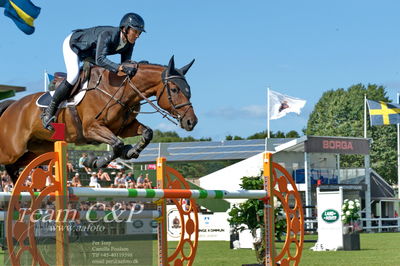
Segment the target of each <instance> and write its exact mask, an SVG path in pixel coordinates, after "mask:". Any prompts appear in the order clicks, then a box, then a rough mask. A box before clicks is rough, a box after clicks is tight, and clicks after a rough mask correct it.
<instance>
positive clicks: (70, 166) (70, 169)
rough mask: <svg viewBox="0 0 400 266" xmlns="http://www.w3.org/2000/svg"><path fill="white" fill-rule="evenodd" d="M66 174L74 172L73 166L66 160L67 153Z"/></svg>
mask: <svg viewBox="0 0 400 266" xmlns="http://www.w3.org/2000/svg"><path fill="white" fill-rule="evenodd" d="M67 172H68V173H73V172H76V170H75V169H74V166H73V165H72V163H71V162H70V161H69V160H68V153H67Z"/></svg>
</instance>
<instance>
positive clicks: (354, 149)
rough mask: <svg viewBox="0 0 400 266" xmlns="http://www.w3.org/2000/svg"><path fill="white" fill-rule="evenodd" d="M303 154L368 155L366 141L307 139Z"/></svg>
mask: <svg viewBox="0 0 400 266" xmlns="http://www.w3.org/2000/svg"><path fill="white" fill-rule="evenodd" d="M305 152H321V153H337V154H369V140H368V139H351V138H336V137H335V138H333V137H330V138H327V137H310V136H309V137H307V141H306V143H305Z"/></svg>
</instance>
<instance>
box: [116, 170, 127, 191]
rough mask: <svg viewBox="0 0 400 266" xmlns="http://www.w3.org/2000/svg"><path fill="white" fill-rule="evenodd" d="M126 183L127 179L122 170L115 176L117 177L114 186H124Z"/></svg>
mask: <svg viewBox="0 0 400 266" xmlns="http://www.w3.org/2000/svg"><path fill="white" fill-rule="evenodd" d="M125 183H126V179H125V177H124V176H123V175H122V172H118V174H117V175H116V176H115V179H114V186H115V187H118V188H124V187H126V184H125Z"/></svg>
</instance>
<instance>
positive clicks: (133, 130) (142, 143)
mask: <svg viewBox="0 0 400 266" xmlns="http://www.w3.org/2000/svg"><path fill="white" fill-rule="evenodd" d="M138 135H141V136H142V137H141V138H140V140H139V142H138V143H136V144H135V145H134V146H132V145H125V146H124V149H123V151H122V154H121V158H122V159H132V158H135V159H136V158H137V157H139V154H140V153H141V152H142V150H143V149H144V148H146V147H147V145H149V143H150V141H151V140H152V139H153V130H152V129H151V128H149V127H146V126H145V125H143V124H142V123H140V122H139V121H138V120H134V121H133V122H132V123H131V124H129V126H128V127H126V128H125V129H124V130H123V131H122V132H121V134H120V136H121V137H123V138H127V137H132V136H138Z"/></svg>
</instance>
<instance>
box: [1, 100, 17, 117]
mask: <svg viewBox="0 0 400 266" xmlns="http://www.w3.org/2000/svg"><path fill="white" fill-rule="evenodd" d="M14 102H15V100H6V101H2V102H0V116H1V115H2V114H3V113H4V111H5V110H6V109H7V108H8V107H9V106H10V105H11V104H12V103H14Z"/></svg>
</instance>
